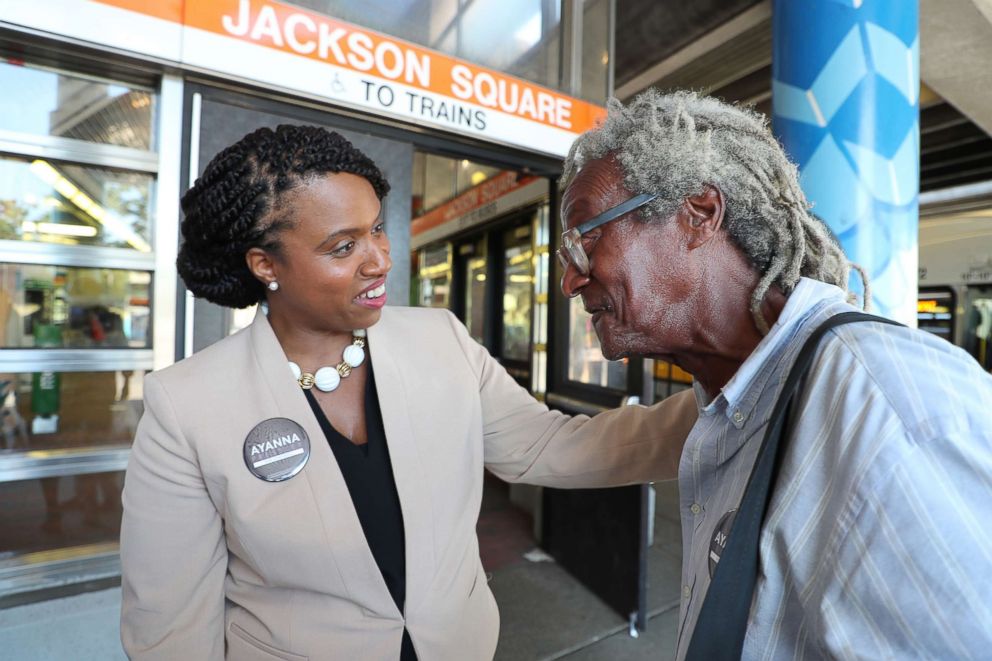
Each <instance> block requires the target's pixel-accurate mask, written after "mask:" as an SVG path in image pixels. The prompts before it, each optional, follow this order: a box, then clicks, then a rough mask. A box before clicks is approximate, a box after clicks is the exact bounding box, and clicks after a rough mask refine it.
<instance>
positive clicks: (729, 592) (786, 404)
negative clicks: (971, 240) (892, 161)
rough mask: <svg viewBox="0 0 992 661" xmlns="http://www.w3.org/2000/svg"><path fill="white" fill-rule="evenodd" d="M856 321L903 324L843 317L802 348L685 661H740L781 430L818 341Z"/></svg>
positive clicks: (852, 315)
mask: <svg viewBox="0 0 992 661" xmlns="http://www.w3.org/2000/svg"><path fill="white" fill-rule="evenodd" d="M856 321H877V322H879V323H884V324H894V325H897V326H898V325H901V324H899V323H898V322H896V321H892V320H891V319H886V318H884V317H876V316H875V315H871V314H866V313H864V312H842V313H840V314H837V315H834V316H833V317H830V318H829V319H827V320H826V321H825V322H823V324H822V325H820V327H819V328H817V329H816V330H815V331H813V333H812V334H811V335H810V336H809V338H808V339H807V340H806V342H805V344H803V347H802V349H800V351H799V354H798V356H797V357H796V362H795V363H793V365H792V369H791V370H790V371H789V376H788V378H786V381H785V386H784V387H783V388H782V391H781V393H780V394H779V397H778V400H777V401H776V402H775V408H774V409H773V411H772V417H771V419H770V420H769V421H768V428H767V430H766V431H765V438H764V440H763V441H762V442H761V449H760V450H759V451H758V457H757V459H755V462H754V468H753V469H752V470H751V476H750V477H749V478H748V482H747V486H746V487H745V488H744V496H743V498H741V503H740V506H739V507H738V509H737V514H736V515H735V518H734V523H733V526H732V528H731V530H730V535H729V536H728V538H727V544H726V546H725V547H724V549H723V552H722V553H721V554H720V561H719V562H718V563H717V565H716V569H715V571H714V572H713V580H712V581H711V582H710V586H709V589H708V590H707V592H706V598H705V600H704V601H703V606H702V609H701V610H700V612H699V619H698V620H697V621H696V626H695V628H694V629H693V632H692V639H691V640H690V641H689V648H688V651H687V653H686V660H687V661H722V660H726V661H738V660H739V659H740V658H741V652H742V650H743V648H744V634H745V633H746V632H747V621H748V615H749V614H750V612H751V600H752V597H753V595H754V585H755V582H756V581H757V578H758V543H759V540H760V536H761V525H762V523H763V521H764V518H765V511H766V510H767V508H768V503H769V502H770V501H771V493H772V485H773V484H774V483H775V478H776V477H777V476H778V468H779V465H780V464H781V461H782V456H783V455H784V454H785V449H784V448H785V447H786V446H787V444H786V443H782V442H781V441H782V430H783V429H784V427H785V423H786V421H787V420H788V418H789V411H790V409H791V408H792V402H793V400H794V399H795V395H796V393H797V391H798V390H799V383H800V382H801V381H802V379H803V377H804V376H805V375H806V372H807V371H809V367H810V365H812V364H813V358H814V357H815V355H816V349H817V346H818V345H819V343H820V339H821V338H822V337H823V336H824V335H825V334H826V333H827V332H828V331H830V330H831V329H834V328H836V327H837V326H841V325H843V324H850V323H853V322H856Z"/></svg>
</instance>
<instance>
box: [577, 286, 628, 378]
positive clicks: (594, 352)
mask: <svg viewBox="0 0 992 661" xmlns="http://www.w3.org/2000/svg"><path fill="white" fill-rule="evenodd" d="M568 317H569V319H568V321H569V324H568V327H569V328H570V329H571V332H570V334H569V341H568V379H569V381H576V382H578V383H585V384H589V385H593V386H599V387H601V388H612V389H614V390H623V389H624V388H625V387H626V385H627V364H626V363H625V362H623V361H611V360H606V358H604V357H603V352H602V350H601V349H600V347H599V338H598V337H597V336H596V329H595V328H593V325H592V316H590V315H589V313H587V312H586V311H585V309H584V308H583V307H582V299H581V298H572V299H569V301H568Z"/></svg>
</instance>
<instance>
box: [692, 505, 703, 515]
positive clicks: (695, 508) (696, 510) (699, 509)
mask: <svg viewBox="0 0 992 661" xmlns="http://www.w3.org/2000/svg"><path fill="white" fill-rule="evenodd" d="M689 511H690V512H692V513H693V514H699V513H700V512H702V511H703V508H702V507H700V506H699V503H693V504H692V507H690V508H689Z"/></svg>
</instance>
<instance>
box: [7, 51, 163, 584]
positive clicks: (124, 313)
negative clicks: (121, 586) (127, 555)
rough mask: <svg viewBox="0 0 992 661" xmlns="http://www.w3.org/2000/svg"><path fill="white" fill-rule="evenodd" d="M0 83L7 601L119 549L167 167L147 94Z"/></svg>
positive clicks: (36, 75)
mask: <svg viewBox="0 0 992 661" xmlns="http://www.w3.org/2000/svg"><path fill="white" fill-rule="evenodd" d="M0 86H2V89H3V91H4V93H3V95H0V138H3V141H4V145H5V147H4V149H5V153H4V154H2V155H0V253H2V256H0V502H3V504H4V506H3V507H2V508H0V530H2V531H3V534H2V535H0V596H5V595H7V594H12V593H17V592H22V591H25V590H27V591H34V590H40V589H43V588H48V587H55V586H61V585H63V584H64V583H65V581H66V580H71V581H85V580H87V579H88V578H92V577H93V576H105V575H106V571H107V569H106V559H107V556H112V555H113V553H114V551H115V549H116V544H117V539H118V536H119V533H120V519H121V505H120V494H121V486H122V481H123V473H122V471H123V470H124V468H125V466H126V463H127V455H128V448H129V446H130V443H131V441H132V439H133V438H134V433H135V429H136V427H137V424H138V419H139V418H140V416H141V413H142V379H143V376H144V374H145V373H146V371H147V370H149V369H151V367H152V365H153V354H152V350H151V349H152V336H153V328H152V320H153V315H152V306H153V303H152V301H151V293H152V285H153V280H154V273H153V270H154V268H155V254H154V252H153V247H154V246H153V245H152V236H153V235H154V225H155V222H156V218H155V213H154V201H155V196H156V190H155V189H156V176H157V175H156V172H157V168H158V163H159V160H160V159H159V154H157V153H156V152H154V151H153V147H154V143H155V139H154V138H153V136H154V134H155V119H156V104H157V102H158V99H157V95H156V94H155V92H154V91H152V90H150V89H139V88H136V87H134V86H132V85H129V84H127V83H123V82H115V81H110V80H105V79H104V80H101V79H97V78H94V77H90V76H81V75H76V74H73V73H69V72H57V71H53V70H51V69H48V68H45V67H39V66H33V65H30V64H21V63H15V62H11V61H9V60H2V59H0ZM173 147H174V148H175V149H178V148H177V147H175V146H173ZM25 568H30V571H31V575H32V579H31V584H30V585H25V584H24V580H23V575H24V570H25ZM110 571H113V570H112V569H111V570H110ZM66 572H68V573H66ZM101 572H103V573H102V574H101ZM69 574H71V577H72V578H70V579H67V578H66V576H67V575H69Z"/></svg>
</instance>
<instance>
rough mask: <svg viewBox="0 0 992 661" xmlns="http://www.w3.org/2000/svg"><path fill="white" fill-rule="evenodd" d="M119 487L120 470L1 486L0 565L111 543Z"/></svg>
mask: <svg viewBox="0 0 992 661" xmlns="http://www.w3.org/2000/svg"><path fill="white" fill-rule="evenodd" d="M123 484H124V474H123V473H121V472H113V473H94V474H90V475H68V476H65V477H43V478H39V479H33V480H20V481H17V482H6V483H3V482H0V502H2V503H3V507H0V530H3V542H2V543H0V566H2V564H3V561H4V560H6V559H8V558H14V557H17V556H19V555H24V554H28V553H37V552H40V551H54V550H57V549H63V548H67V547H73V546H83V545H90V544H100V543H101V542H104V543H106V542H113V543H115V542H116V541H117V540H118V538H119V537H120V529H121V488H122V486H123Z"/></svg>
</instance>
